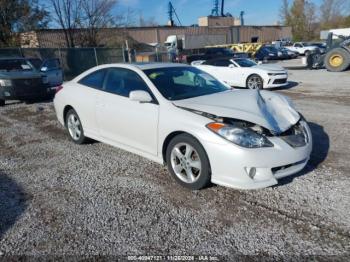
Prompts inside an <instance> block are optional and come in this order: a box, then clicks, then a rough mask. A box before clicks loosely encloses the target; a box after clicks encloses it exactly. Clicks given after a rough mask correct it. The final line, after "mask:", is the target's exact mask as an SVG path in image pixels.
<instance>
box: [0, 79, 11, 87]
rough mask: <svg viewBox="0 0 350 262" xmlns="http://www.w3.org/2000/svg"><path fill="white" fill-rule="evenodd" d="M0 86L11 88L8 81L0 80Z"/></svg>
mask: <svg viewBox="0 0 350 262" xmlns="http://www.w3.org/2000/svg"><path fill="white" fill-rule="evenodd" d="M0 86H12V81H11V80H8V79H0Z"/></svg>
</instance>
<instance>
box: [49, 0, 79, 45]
mask: <svg viewBox="0 0 350 262" xmlns="http://www.w3.org/2000/svg"><path fill="white" fill-rule="evenodd" d="M49 2H50V4H51V7H52V9H53V11H52V13H53V14H54V17H55V21H56V23H57V24H58V25H60V27H61V28H62V30H63V33H64V37H65V41H66V46H67V47H74V46H75V39H74V31H75V29H77V28H78V25H79V23H80V19H81V14H82V13H81V12H82V9H81V8H82V0H49Z"/></svg>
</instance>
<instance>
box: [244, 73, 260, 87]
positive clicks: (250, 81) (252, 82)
mask: <svg viewBox="0 0 350 262" xmlns="http://www.w3.org/2000/svg"><path fill="white" fill-rule="evenodd" d="M246 87H247V88H249V89H263V88H264V81H263V79H262V78H261V76H259V75H257V74H254V75H251V76H249V77H248V78H247V83H246Z"/></svg>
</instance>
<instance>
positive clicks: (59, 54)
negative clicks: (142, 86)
mask: <svg viewBox="0 0 350 262" xmlns="http://www.w3.org/2000/svg"><path fill="white" fill-rule="evenodd" d="M190 54H191V53H190ZM187 55H188V54H187ZM1 57H26V58H40V59H41V60H42V61H44V60H46V59H52V58H58V59H59V60H60V64H61V67H62V69H63V73H64V79H65V80H70V79H72V78H74V77H76V76H77V75H79V74H81V73H82V72H84V71H86V70H88V69H90V68H92V67H94V66H97V65H103V64H111V63H124V62H129V61H131V62H144V63H149V62H150V63H152V62H178V63H185V62H186V61H185V56H183V55H182V56H179V55H176V56H175V55H170V54H169V53H168V52H167V50H166V49H165V48H158V47H154V48H153V47H152V48H150V47H148V48H147V49H143V48H137V49H131V50H129V52H128V51H127V50H125V49H123V48H102V47H101V48H1V49H0V58H1Z"/></svg>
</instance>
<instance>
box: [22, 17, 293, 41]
mask: <svg viewBox="0 0 350 262" xmlns="http://www.w3.org/2000/svg"><path fill="white" fill-rule="evenodd" d="M221 19H223V20H220V19H219V22H220V23H226V22H227V23H231V22H233V23H235V21H234V20H226V17H221ZM230 19H234V18H230ZM213 21H216V20H215V19H211V18H210V19H208V20H205V19H204V20H203V23H204V24H205V23H206V24H208V25H209V26H199V27H198V26H197V27H195V26H175V27H169V26H157V27H127V28H106V29H100V30H99V31H98V38H99V46H107V47H113V46H120V45H121V43H124V42H125V39H128V40H131V41H133V40H134V41H135V42H138V43H146V44H154V43H164V42H165V40H166V38H167V37H168V36H169V35H186V34H191V35H225V36H226V43H227V44H230V43H248V42H251V41H252V38H255V37H258V39H259V40H258V41H259V42H263V43H265V42H272V41H275V40H278V39H285V38H291V37H292V30H291V28H290V27H285V26H239V25H238V26H222V25H220V26H216V25H213V23H214V24H215V22H213ZM83 33H84V29H77V30H75V31H74V39H75V43H76V45H77V46H81V47H84V46H86V44H85V43H84V40H83V39H84V37H82V35H83ZM20 41H21V47H23V48H37V47H40V48H64V47H66V43H65V37H64V32H63V30H61V29H43V30H37V31H30V32H26V33H22V34H21V35H20Z"/></svg>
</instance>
